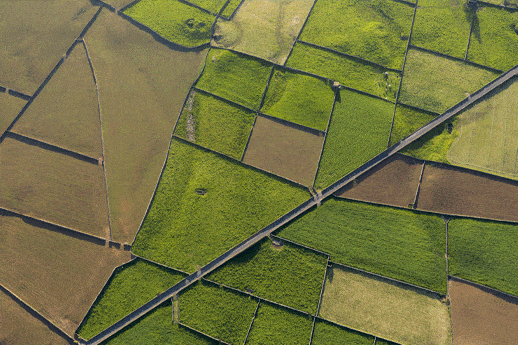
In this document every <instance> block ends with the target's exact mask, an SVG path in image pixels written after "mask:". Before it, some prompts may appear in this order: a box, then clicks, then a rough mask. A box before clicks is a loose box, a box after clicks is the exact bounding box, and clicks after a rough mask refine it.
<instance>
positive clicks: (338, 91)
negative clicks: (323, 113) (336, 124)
mask: <svg viewBox="0 0 518 345" xmlns="http://www.w3.org/2000/svg"><path fill="white" fill-rule="evenodd" d="M339 95H340V90H336V89H335V96H334V98H333V106H332V107H331V112H330V113H329V119H328V120H327V127H326V132H325V136H324V142H323V143H322V148H321V149H320V155H319V156H318V163H317V170H316V172H315V177H314V178H313V183H312V184H311V186H312V188H314V187H315V182H316V180H317V176H318V170H319V169H320V162H322V156H323V155H324V147H325V146H326V141H327V135H328V133H329V127H330V126H331V119H332V117H333V113H334V110H335V105H336V99H337V97H341V96H339ZM340 99H341V98H340ZM316 198H317V199H319V198H320V197H319V196H318V194H316Z"/></svg>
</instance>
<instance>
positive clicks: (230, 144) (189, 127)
mask: <svg viewBox="0 0 518 345" xmlns="http://www.w3.org/2000/svg"><path fill="white" fill-rule="evenodd" d="M254 120H255V113H253V112H251V111H249V110H247V109H244V108H241V107H237V106H235V105H233V104H231V103H227V102H224V101H221V100H218V99H216V98H215V97H213V96H211V95H206V94H204V93H203V92H197V91H195V90H193V91H191V95H190V96H189V100H188V102H187V104H186V105H185V107H184V108H183V111H182V115H181V116H180V119H179V120H178V124H177V126H176V129H175V132H174V133H175V135H177V136H179V137H181V138H184V139H186V140H189V141H191V142H193V143H197V144H199V145H201V146H204V147H207V148H209V149H211V150H214V151H218V152H221V153H223V154H226V155H228V156H230V157H233V158H235V159H237V160H240V159H241V156H242V155H243V152H244V150H245V146H246V142H247V141H248V137H249V136H250V131H251V130H252V126H253V125H254Z"/></svg>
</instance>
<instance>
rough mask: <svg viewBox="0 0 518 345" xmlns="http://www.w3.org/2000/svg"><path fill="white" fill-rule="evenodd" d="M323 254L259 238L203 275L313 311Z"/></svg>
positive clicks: (297, 307) (320, 275) (318, 293)
mask: <svg viewBox="0 0 518 345" xmlns="http://www.w3.org/2000/svg"><path fill="white" fill-rule="evenodd" d="M326 262H327V258H325V257H324V256H323V255H320V254H316V253H314V252H312V251H309V250H305V249H301V248H299V247H295V246H293V245H290V244H287V243H286V244H284V245H283V246H282V247H281V248H276V247H274V246H273V245H272V241H271V240H263V241H262V242H261V243H259V244H256V245H255V246H253V247H252V248H250V249H248V250H247V251H245V252H244V253H242V254H240V255H239V256H238V257H236V258H234V259H232V260H231V261H229V262H228V263H227V264H225V265H224V266H222V267H221V268H219V269H218V270H217V271H215V272H213V273H211V274H210V275H209V276H208V277H207V279H210V280H214V281H216V282H218V283H221V284H224V285H227V286H231V287H234V288H237V289H239V290H241V291H245V290H247V289H251V290H252V291H253V294H254V295H256V296H259V297H262V298H266V299H269V300H271V301H274V302H277V303H281V304H284V305H287V306H289V307H292V308H295V309H299V310H302V311H305V312H308V313H311V314H314V313H315V312H316V309H317V305H318V300H319V298H320V289H321V285H322V279H323V277H324V273H325V269H326Z"/></svg>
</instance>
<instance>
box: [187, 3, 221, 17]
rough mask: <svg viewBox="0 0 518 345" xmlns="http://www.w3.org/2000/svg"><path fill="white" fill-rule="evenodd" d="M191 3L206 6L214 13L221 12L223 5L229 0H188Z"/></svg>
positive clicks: (205, 7)
mask: <svg viewBox="0 0 518 345" xmlns="http://www.w3.org/2000/svg"><path fill="white" fill-rule="evenodd" d="M188 2H190V3H191V4H195V5H198V6H200V7H201V8H204V9H206V10H209V11H211V12H212V13H214V14H217V13H219V11H220V10H221V8H222V7H223V5H225V2H227V0H188Z"/></svg>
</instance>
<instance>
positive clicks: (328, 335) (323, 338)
mask: <svg viewBox="0 0 518 345" xmlns="http://www.w3.org/2000/svg"><path fill="white" fill-rule="evenodd" d="M373 343H374V337H373V336H372V335H366V334H363V333H360V332H356V331H353V330H349V329H346V328H343V327H339V326H336V325H333V324H332V323H329V322H326V321H323V320H320V319H318V320H317V322H316V323H315V333H314V334H313V340H312V342H311V344H313V345H336V344H348V345H372V344H373Z"/></svg>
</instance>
